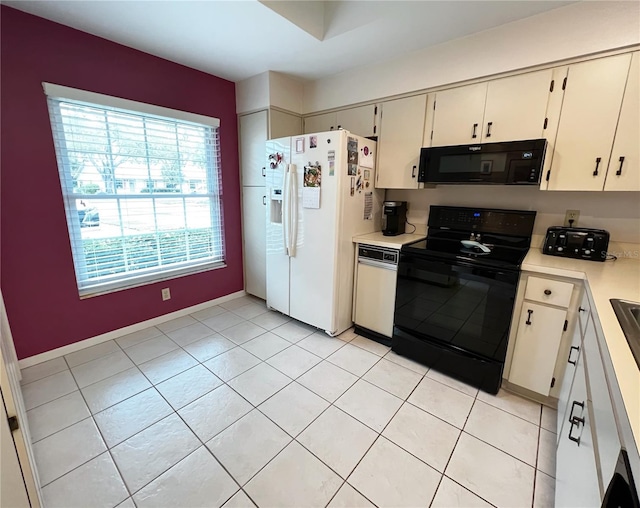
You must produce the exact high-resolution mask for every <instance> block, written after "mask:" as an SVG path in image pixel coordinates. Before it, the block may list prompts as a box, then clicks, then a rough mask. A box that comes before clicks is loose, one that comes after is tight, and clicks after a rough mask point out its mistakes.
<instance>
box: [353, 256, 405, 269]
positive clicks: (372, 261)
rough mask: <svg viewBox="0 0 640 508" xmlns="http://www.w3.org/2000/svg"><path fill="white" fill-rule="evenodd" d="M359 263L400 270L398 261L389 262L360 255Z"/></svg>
mask: <svg viewBox="0 0 640 508" xmlns="http://www.w3.org/2000/svg"><path fill="white" fill-rule="evenodd" d="M358 264H361V265H368V266H375V267H376V268H384V269H385V270H393V271H394V272H397V271H398V265H397V264H396V263H387V262H385V261H378V260H377V259H369V258H363V257H358Z"/></svg>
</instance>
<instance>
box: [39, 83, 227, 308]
mask: <svg viewBox="0 0 640 508" xmlns="http://www.w3.org/2000/svg"><path fill="white" fill-rule="evenodd" d="M44 86H45V93H46V94H47V96H48V97H47V101H48V106H49V115H50V118H51V129H52V133H53V139H54V143H55V149H56V154H57V159H58V168H59V172H60V181H61V184H62V192H63V197H64V205H65V210H66V214H67V224H68V227H69V237H70V239H71V246H72V251H73V260H74V264H75V271H76V278H77V281H78V290H79V293H80V295H81V296H90V295H95V294H102V293H105V292H109V291H113V290H117V289H122V288H125V287H131V286H135V285H141V284H145V283H149V282H155V281H159V280H164V279H168V278H171V277H175V276H178V275H183V274H186V273H191V272H196V271H202V270H209V269H212V268H216V267H221V266H224V234H223V228H222V223H223V222H222V182H221V175H220V173H221V172H220V143H219V135H218V129H219V120H217V119H215V118H209V117H204V116H201V115H195V114H191V113H186V112H181V111H175V110H170V109H166V108H160V107H157V106H152V105H148V104H142V103H136V102H133V101H127V100H124V99H118V98H114V97H109V96H103V95H99V94H94V93H91V92H85V91H82V90H75V89H70V88H66V87H60V86H57V85H50V84H45V85H44Z"/></svg>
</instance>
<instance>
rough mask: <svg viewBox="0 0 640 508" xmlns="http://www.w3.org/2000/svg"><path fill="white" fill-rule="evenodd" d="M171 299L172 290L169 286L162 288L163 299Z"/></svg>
mask: <svg viewBox="0 0 640 508" xmlns="http://www.w3.org/2000/svg"><path fill="white" fill-rule="evenodd" d="M165 300H171V290H170V289H169V288H164V289H163V290H162V301H163V302H164V301H165Z"/></svg>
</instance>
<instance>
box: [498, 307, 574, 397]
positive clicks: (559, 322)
mask: <svg viewBox="0 0 640 508" xmlns="http://www.w3.org/2000/svg"><path fill="white" fill-rule="evenodd" d="M566 318H567V311H566V309H558V308H555V307H548V306H545V305H540V304H537V303H532V302H525V303H524V305H523V306H522V311H521V313H520V322H519V324H518V333H517V335H516V346H515V350H514V353H513V361H512V363H511V373H510V374H509V382H510V383H513V384H515V385H518V386H521V387H523V388H526V389H528V390H531V391H534V392H536V393H539V394H541V395H545V396H546V395H549V391H550V390H551V384H552V379H553V372H554V370H555V366H556V359H557V358H558V349H559V348H560V342H561V340H562V333H563V331H564V327H565V320H566Z"/></svg>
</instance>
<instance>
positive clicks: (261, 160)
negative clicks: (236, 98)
mask: <svg viewBox="0 0 640 508" xmlns="http://www.w3.org/2000/svg"><path fill="white" fill-rule="evenodd" d="M268 128H269V125H268V113H267V111H266V110H265V111H258V112H257V113H251V114H250V115H244V116H241V117H240V167H241V173H242V185H243V186H245V187H264V185H265V181H264V178H265V172H264V169H265V148H264V143H265V141H267V133H268Z"/></svg>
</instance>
